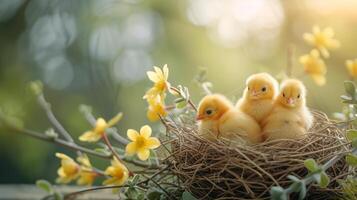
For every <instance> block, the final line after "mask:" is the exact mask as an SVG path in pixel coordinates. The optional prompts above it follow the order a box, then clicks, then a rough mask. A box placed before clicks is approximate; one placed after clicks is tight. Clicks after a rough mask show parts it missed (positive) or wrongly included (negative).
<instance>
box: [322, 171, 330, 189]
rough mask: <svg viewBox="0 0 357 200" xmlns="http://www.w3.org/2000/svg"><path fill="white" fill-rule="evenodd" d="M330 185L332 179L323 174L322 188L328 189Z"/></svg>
mask: <svg viewBox="0 0 357 200" xmlns="http://www.w3.org/2000/svg"><path fill="white" fill-rule="evenodd" d="M329 183H330V177H328V175H327V174H326V173H325V172H321V174H320V187H321V188H326V187H327V186H328V184H329Z"/></svg>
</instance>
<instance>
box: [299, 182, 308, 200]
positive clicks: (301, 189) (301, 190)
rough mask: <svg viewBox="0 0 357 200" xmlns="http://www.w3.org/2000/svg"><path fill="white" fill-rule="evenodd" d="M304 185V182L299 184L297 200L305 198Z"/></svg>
mask: <svg viewBox="0 0 357 200" xmlns="http://www.w3.org/2000/svg"><path fill="white" fill-rule="evenodd" d="M306 192H307V191H306V185H305V183H304V182H302V181H301V182H300V192H299V200H303V199H305V197H306Z"/></svg>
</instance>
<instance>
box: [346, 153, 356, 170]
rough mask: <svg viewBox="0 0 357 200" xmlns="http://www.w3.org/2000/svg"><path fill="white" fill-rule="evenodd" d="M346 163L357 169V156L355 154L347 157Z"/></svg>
mask: <svg viewBox="0 0 357 200" xmlns="http://www.w3.org/2000/svg"><path fill="white" fill-rule="evenodd" d="M346 162H347V163H348V164H349V165H351V166H352V167H357V156H356V155H353V154H351V153H350V154H347V155H346Z"/></svg>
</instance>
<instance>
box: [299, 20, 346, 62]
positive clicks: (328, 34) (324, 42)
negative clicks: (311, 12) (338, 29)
mask: <svg viewBox="0 0 357 200" xmlns="http://www.w3.org/2000/svg"><path fill="white" fill-rule="evenodd" d="M334 35H335V33H334V31H333V29H332V28H331V27H327V28H325V29H323V30H321V29H320V27H318V26H314V27H313V29H312V33H305V34H304V36H303V37H304V39H305V41H306V42H307V43H309V44H310V45H312V46H314V47H316V48H317V49H318V50H319V51H320V52H321V54H322V55H323V56H324V57H326V58H327V57H329V56H330V54H329V52H328V49H336V48H338V47H339V46H340V43H339V41H338V40H336V39H334V38H333V37H334Z"/></svg>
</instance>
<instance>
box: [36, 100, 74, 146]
mask: <svg viewBox="0 0 357 200" xmlns="http://www.w3.org/2000/svg"><path fill="white" fill-rule="evenodd" d="M37 102H38V104H39V105H40V106H41V108H42V109H43V110H44V111H45V112H46V115H47V117H48V119H49V120H50V122H51V124H52V125H53V126H54V127H55V128H56V129H57V131H58V132H59V133H60V134H61V135H62V136H63V137H64V138H65V139H66V140H67V141H69V142H72V143H74V140H73V138H72V137H71V135H70V134H69V133H68V132H67V131H66V129H65V128H64V127H63V126H62V125H61V123H60V122H59V121H58V120H57V118H56V117H55V115H54V114H53V112H52V109H51V104H50V103H48V102H47V101H46V99H45V96H44V95H43V93H41V94H39V95H38V96H37Z"/></svg>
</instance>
